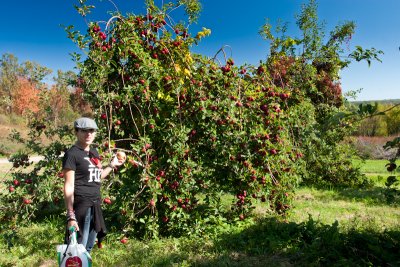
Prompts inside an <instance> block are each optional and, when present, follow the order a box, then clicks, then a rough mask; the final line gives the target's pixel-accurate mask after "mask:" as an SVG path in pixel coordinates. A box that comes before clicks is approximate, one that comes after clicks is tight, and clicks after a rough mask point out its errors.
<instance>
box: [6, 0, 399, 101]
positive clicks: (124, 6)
mask: <svg viewBox="0 0 400 267" xmlns="http://www.w3.org/2000/svg"><path fill="white" fill-rule="evenodd" d="M155 1H156V3H160V2H161V0H155ZM113 2H114V3H115V5H116V6H117V7H118V8H119V9H120V11H122V12H123V13H125V12H131V13H136V14H139V13H143V7H144V4H143V2H144V1H143V0H114V1H113ZM201 2H202V6H203V11H202V13H201V15H200V18H199V20H198V22H197V24H194V25H192V26H191V30H192V31H193V32H194V33H195V32H196V31H197V29H201V27H206V28H209V29H211V31H212V34H211V36H209V37H208V38H206V39H204V41H202V42H201V43H200V45H199V46H198V47H195V48H194V51H195V52H197V53H201V54H203V55H206V56H214V55H215V53H216V52H217V51H218V50H219V49H220V48H221V47H222V46H227V47H229V48H227V50H226V52H227V53H228V55H229V56H232V58H233V59H234V60H235V62H236V64H239V65H240V64H244V63H250V64H257V63H258V62H259V61H260V60H264V59H265V58H266V57H267V55H268V43H267V42H266V41H265V40H263V39H262V38H261V36H260V35H259V34H258V31H259V29H260V27H261V26H262V25H263V24H264V23H265V20H266V19H269V21H270V23H272V24H276V22H277V21H278V19H280V20H281V21H283V22H287V23H288V29H289V32H288V33H289V35H291V36H296V33H297V26H296V22H295V15H296V14H298V13H299V12H300V10H301V5H302V4H303V3H306V2H307V1H306V0H248V1H235V0H230V1H228V0H203V1H201ZM76 3H78V0H69V1H54V0H41V1H31V0H16V1H4V2H2V3H1V6H2V7H1V10H0V23H1V25H2V27H1V30H0V54H1V55H3V54H4V53H12V54H14V55H15V56H16V57H18V59H19V62H20V63H22V62H23V61H26V60H30V61H35V62H37V63H39V64H41V65H43V66H46V67H49V68H51V69H53V71H54V72H56V71H57V70H58V69H61V70H63V71H67V70H72V69H73V67H74V63H73V62H72V60H71V56H70V55H69V54H70V53H71V52H75V51H77V49H76V47H75V45H74V44H73V43H72V42H71V41H70V40H69V39H68V38H67V37H66V33H65V32H64V30H63V28H62V27H61V26H60V25H76V26H77V27H81V29H83V26H84V21H83V19H82V18H81V17H80V16H79V15H78V14H77V13H76V11H75V9H74V7H73V4H76ZM90 3H93V4H94V5H95V6H96V11H95V12H94V13H93V14H92V15H91V16H90V17H89V19H90V20H106V19H107V11H111V10H115V7H114V6H113V4H112V3H111V2H110V1H107V0H103V1H100V0H90ZM317 3H318V16H319V18H320V20H321V21H324V22H325V24H326V32H329V31H330V30H332V29H333V28H334V26H336V25H337V24H338V23H340V22H343V21H350V20H351V21H354V22H355V23H356V25H357V28H356V33H355V35H354V36H353V38H352V40H351V42H350V44H349V53H350V52H351V49H353V48H354V46H356V45H360V46H362V47H363V48H372V47H374V48H376V49H379V50H382V51H383V52H384V53H385V54H384V55H382V56H381V59H382V61H383V62H382V63H379V62H373V64H372V65H371V67H368V65H367V63H366V62H361V63H354V64H351V65H350V67H349V68H347V69H345V70H344V71H343V72H342V73H341V76H342V87H343V90H344V92H346V91H349V90H358V89H361V88H362V90H361V93H359V94H358V98H357V100H382V99H393V98H400V90H398V87H399V85H400V75H399V74H400V50H399V46H400V16H399V11H400V1H399V0H380V1H377V0H319V1H318V2H317ZM49 80H50V77H49Z"/></svg>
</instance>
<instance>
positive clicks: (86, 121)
mask: <svg viewBox="0 0 400 267" xmlns="http://www.w3.org/2000/svg"><path fill="white" fill-rule="evenodd" d="M74 128H75V129H95V130H97V129H98V127H97V124H96V122H95V121H94V120H92V119H90V118H79V119H77V120H76V121H75V122H74Z"/></svg>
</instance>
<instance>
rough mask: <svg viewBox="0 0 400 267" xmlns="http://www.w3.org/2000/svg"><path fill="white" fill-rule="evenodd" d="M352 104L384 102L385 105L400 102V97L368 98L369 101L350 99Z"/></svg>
mask: <svg viewBox="0 0 400 267" xmlns="http://www.w3.org/2000/svg"><path fill="white" fill-rule="evenodd" d="M349 102H350V103H351V104H355V105H359V104H375V103H378V104H384V105H396V104H400V99H385V100H368V101H349Z"/></svg>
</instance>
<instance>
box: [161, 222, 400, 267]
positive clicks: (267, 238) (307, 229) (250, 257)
mask: <svg viewBox="0 0 400 267" xmlns="http://www.w3.org/2000/svg"><path fill="white" fill-rule="evenodd" d="M342 231H343V230H342ZM342 231H340V230H339V225H338V223H334V224H332V225H323V224H321V223H319V222H317V221H315V220H313V219H312V218H309V220H308V221H307V222H304V223H300V224H298V223H293V222H288V223H285V222H281V221H278V220H277V219H273V218H269V219H264V220H262V221H260V222H259V223H257V224H256V225H254V226H251V227H249V228H247V229H245V230H243V231H241V232H238V233H232V234H223V235H221V236H218V238H216V240H214V242H213V245H212V246H210V247H209V248H208V249H207V251H202V252H201V254H202V256H201V255H199V257H197V259H196V258H194V259H193V257H192V260H191V261H190V262H187V263H188V265H179V266H400V232H399V231H387V232H383V233H381V232H376V231H374V230H371V229H364V230H360V229H350V230H348V231H346V232H342ZM186 246H187V248H186V250H191V249H196V247H191V244H186ZM194 251H196V250H194ZM185 253H186V252H185V251H183V252H182V253H175V254H173V255H169V256H168V257H164V258H162V259H159V261H158V262H157V263H155V264H154V266H173V264H171V263H172V262H177V261H179V259H180V260H182V261H184V262H185V260H187V259H188V258H187V254H185ZM199 253H200V251H199ZM206 255H212V256H211V257H207V256H206ZM185 257H186V258H185ZM174 266H175V265H174Z"/></svg>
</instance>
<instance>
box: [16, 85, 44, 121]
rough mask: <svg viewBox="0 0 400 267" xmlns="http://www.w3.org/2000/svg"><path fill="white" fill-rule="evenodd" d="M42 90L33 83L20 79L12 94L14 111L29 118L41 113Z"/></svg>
mask: <svg viewBox="0 0 400 267" xmlns="http://www.w3.org/2000/svg"><path fill="white" fill-rule="evenodd" d="M39 94H40V90H39V89H37V88H36V86H35V84H33V83H32V82H31V81H29V80H27V79H24V78H19V79H18V85H17V88H16V89H14V91H13V94H12V103H13V111H14V112H15V113H16V114H18V115H24V116H28V115H29V114H31V113H37V112H38V111H39Z"/></svg>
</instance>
